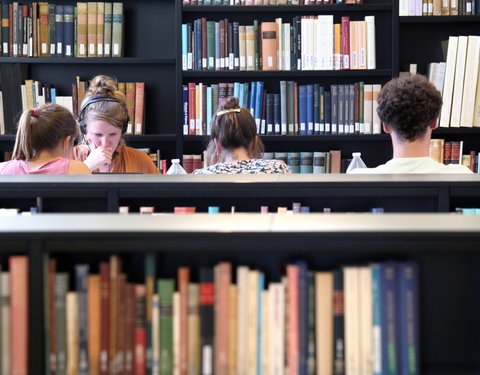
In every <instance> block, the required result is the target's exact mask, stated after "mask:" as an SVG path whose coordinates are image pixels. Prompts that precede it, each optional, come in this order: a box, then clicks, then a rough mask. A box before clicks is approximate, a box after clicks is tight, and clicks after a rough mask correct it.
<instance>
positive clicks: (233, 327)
mask: <svg viewBox="0 0 480 375" xmlns="http://www.w3.org/2000/svg"><path fill="white" fill-rule="evenodd" d="M237 294H238V289H237V286H236V285H235V284H232V285H230V305H229V308H228V313H229V315H230V316H229V319H228V330H229V333H230V334H229V335H228V341H229V342H228V361H227V362H228V374H229V375H236V373H237V312H238V310H237V302H238V296H237ZM191 374H196V373H191Z"/></svg>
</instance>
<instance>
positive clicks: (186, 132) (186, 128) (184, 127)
mask: <svg viewBox="0 0 480 375" xmlns="http://www.w3.org/2000/svg"><path fill="white" fill-rule="evenodd" d="M183 135H188V125H183Z"/></svg>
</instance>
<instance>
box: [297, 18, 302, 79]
mask: <svg viewBox="0 0 480 375" xmlns="http://www.w3.org/2000/svg"><path fill="white" fill-rule="evenodd" d="M296 30H297V70H302V17H299V16H297V17H296Z"/></svg>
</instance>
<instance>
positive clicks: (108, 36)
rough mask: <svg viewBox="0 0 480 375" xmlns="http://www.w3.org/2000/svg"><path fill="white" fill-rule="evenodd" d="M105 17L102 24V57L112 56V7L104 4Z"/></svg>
mask: <svg viewBox="0 0 480 375" xmlns="http://www.w3.org/2000/svg"><path fill="white" fill-rule="evenodd" d="M104 11H105V17H104V21H103V22H104V23H103V26H104V28H103V34H104V35H103V57H110V56H111V55H112V48H111V46H112V22H113V14H112V11H113V5H112V3H108V2H105V10H104Z"/></svg>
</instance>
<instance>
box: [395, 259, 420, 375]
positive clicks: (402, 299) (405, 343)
mask: <svg viewBox="0 0 480 375" xmlns="http://www.w3.org/2000/svg"><path fill="white" fill-rule="evenodd" d="M397 274H398V309H397V311H398V316H397V318H398V319H397V321H398V326H399V337H398V343H399V353H400V360H399V362H398V364H399V366H398V367H399V371H398V373H399V375H419V374H420V369H419V364H420V345H419V344H420V333H419V332H420V328H419V311H418V310H419V296H418V265H417V263H415V262H400V263H398V268H397Z"/></svg>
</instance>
